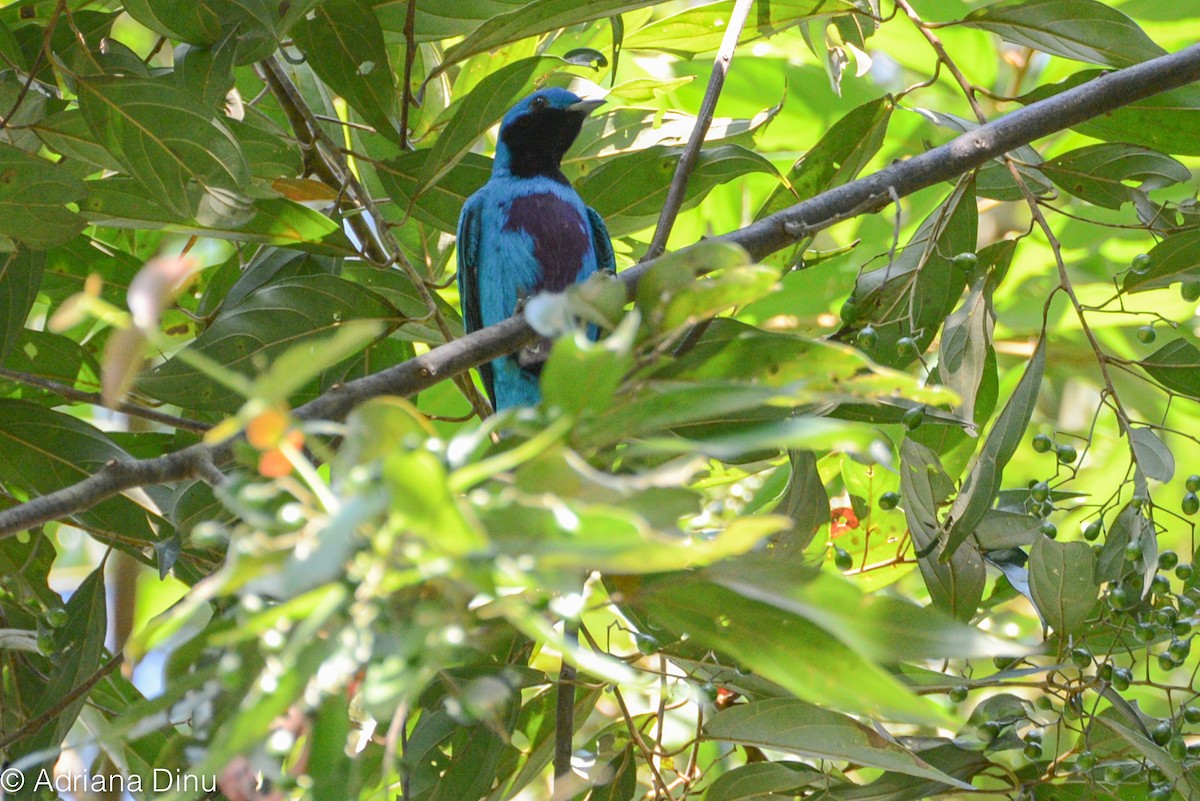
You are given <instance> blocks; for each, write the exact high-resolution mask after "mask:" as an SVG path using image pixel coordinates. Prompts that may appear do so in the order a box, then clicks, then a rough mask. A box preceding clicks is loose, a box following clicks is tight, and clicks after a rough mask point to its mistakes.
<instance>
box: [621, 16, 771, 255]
mask: <svg viewBox="0 0 1200 801" xmlns="http://www.w3.org/2000/svg"><path fill="white" fill-rule="evenodd" d="M752 5H754V0H737V3H736V4H735V5H734V7H733V13H731V14H730V15H729V24H728V26H727V27H726V28H725V36H724V37H723V38H722V39H721V47H720V49H718V50H717V58H716V60H715V61H713V68H712V74H711V75H710V76H709V78H708V88H707V89H706V90H705V91H704V100H703V101H702V102H701V103H700V113H699V114H697V115H696V124H695V125H694V126H693V127H692V134H691V136H689V137H688V142H687V145H686V146H684V148H683V154H682V155H681V156H680V157H679V163H678V164H676V165H675V177H674V178H672V179H671V187H670V188H669V189H668V190H667V199H666V200H665V201H664V202H663V209H662V213H660V214H659V215H658V227H657V228H655V230H654V239H652V240H651V241H650V247H648V248H646V255H645V256H643V257H642V260H643V261H645V260H647V259H654V258H657V257H659V256H660V255H662V252H663V251H664V250H666V247H667V237H669V236H670V235H671V228H672V227H674V225H675V218H676V217H677V216H679V209H680V208H681V207H682V206H683V200H684V197H685V195H686V194H687V184H688V177H689V176H690V175H691V174H692V169H693V168H694V167H695V166H696V159H697V158H699V156H700V148H701V147H702V146H703V145H704V137H705V136H706V135H707V134H708V126H709V125H711V124H712V119H713V114H715V113H716V111H717V100H718V99H719V98H720V97H721V89H722V87H724V86H725V76H726V75H727V74H728V73H729V65H730V63H732V62H733V52H734V50H736V49H737V43H738V39H739V38H741V35H742V28H743V27H744V26H745V24H746V17H747V16H749V14H750V6H752Z"/></svg>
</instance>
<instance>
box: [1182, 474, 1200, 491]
mask: <svg viewBox="0 0 1200 801" xmlns="http://www.w3.org/2000/svg"><path fill="white" fill-rule="evenodd" d="M1183 486H1184V488H1185V489H1187V491H1188V492H1200V475H1196V474H1195V473H1192V474H1191V475H1190V476H1188V477H1187V480H1186V481H1184V482H1183Z"/></svg>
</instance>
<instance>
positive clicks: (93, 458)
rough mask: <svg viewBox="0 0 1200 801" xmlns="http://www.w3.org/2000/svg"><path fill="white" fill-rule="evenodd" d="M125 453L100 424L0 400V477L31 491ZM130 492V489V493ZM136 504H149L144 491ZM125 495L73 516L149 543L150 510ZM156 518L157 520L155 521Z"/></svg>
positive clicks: (72, 480) (124, 538) (65, 482)
mask: <svg viewBox="0 0 1200 801" xmlns="http://www.w3.org/2000/svg"><path fill="white" fill-rule="evenodd" d="M127 458H128V455H127V454H126V453H125V452H124V451H123V450H121V449H120V448H119V447H117V446H116V445H115V444H114V443H113V442H112V440H111V439H109V438H108V436H106V435H105V434H104V433H103V432H101V431H100V430H99V429H97V428H94V427H92V426H90V425H88V424H87V423H85V422H84V421H82V420H80V419H78V418H76V417H72V416H71V415H68V414H63V413H61V412H56V411H52V410H50V409H47V408H45V407H43V406H39V405H37V404H33V403H28V402H26V401H21V400H0V481H2V482H3V483H4V484H6V485H8V486H10V487H20V488H22V489H24V490H26V491H28V492H31V493H33V494H36V495H47V494H49V493H51V492H54V491H55V490H59V489H62V488H63V487H67V486H70V485H72V484H76V483H78V482H80V481H82V480H84V479H85V478H88V477H89V476H91V475H92V474H93V473H95V472H96V471H98V470H100V468H102V467H103V466H104V465H105V464H107V463H108V462H110V461H112V460H113V459H117V460H125V459H127ZM132 495H133V493H131V496H132ZM139 503H147V504H148V503H149V500H148V499H146V498H145V497H144V496H142V497H141V498H140V501H139ZM139 503H135V502H134V501H133V500H130V499H129V498H128V497H125V496H117V497H114V498H109V499H107V500H105V501H101V502H100V503H99V504H97V505H96V506H94V507H92V508H90V509H88V510H87V511H83V512H78V513H77V514H74V515H72V516H71V518H72V519H74V520H77V521H79V523H80V524H81V525H82V526H83V527H85V528H86V529H88V530H89V531H97V532H100V533H102V534H108V535H115V536H116V540H115V541H116V542H118V543H121V544H125V543H130V542H133V543H150V542H154V541H155V540H157V539H158V537H157V535H156V534H155V532H154V530H153V529H152V528H151V527H150V523H149V521H148V519H147V518H148V516H149V515H151V514H152V512H149V511H148V510H147V509H146V508H144V507H143V506H142V505H139ZM158 522H161V521H158Z"/></svg>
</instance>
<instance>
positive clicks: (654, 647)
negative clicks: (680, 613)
mask: <svg viewBox="0 0 1200 801" xmlns="http://www.w3.org/2000/svg"><path fill="white" fill-rule="evenodd" d="M633 644H634V645H635V646H637V649H638V653H640V654H642V655H643V656H650V655H651V654H656V653H658V651H659V649H660V648H662V643H660V642H659V641H658V638H657V637H655V636H654V635H653V634H644V633H642V632H640V631H637V632H634V634H633Z"/></svg>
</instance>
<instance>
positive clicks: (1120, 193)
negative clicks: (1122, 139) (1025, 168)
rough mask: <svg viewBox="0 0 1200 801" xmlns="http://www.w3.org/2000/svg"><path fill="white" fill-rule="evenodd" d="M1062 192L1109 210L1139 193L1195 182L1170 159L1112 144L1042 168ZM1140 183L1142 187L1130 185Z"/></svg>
mask: <svg viewBox="0 0 1200 801" xmlns="http://www.w3.org/2000/svg"><path fill="white" fill-rule="evenodd" d="M1039 169H1040V170H1041V171H1042V172H1043V173H1044V174H1045V175H1046V176H1047V177H1048V178H1050V180H1052V181H1054V183H1055V184H1056V185H1058V186H1059V187H1060V188H1062V189H1064V190H1066V191H1067V192H1070V193H1071V194H1072V195H1074V196H1075V197H1077V198H1079V199H1081V200H1086V201H1087V202H1088V203H1094V204H1096V205H1097V206H1103V207H1105V208H1109V209H1119V208H1121V206H1122V205H1123V204H1124V203H1127V202H1131V201H1134V200H1136V199H1137V198H1138V196H1139V193H1144V192H1147V191H1149V190H1151V189H1160V188H1162V187H1164V186H1170V185H1171V184H1177V183H1180V182H1181V181H1187V180H1189V179H1190V178H1191V175H1192V174H1191V172H1189V171H1188V168H1187V167H1185V166H1183V165H1182V164H1180V163H1179V162H1178V161H1176V160H1175V159H1173V158H1171V157H1170V156H1168V155H1166V154H1164V153H1159V152H1158V151H1156V150H1150V149H1149V148H1145V147H1138V146H1137V145H1126V144H1121V143H1117V142H1109V143H1104V144H1099V145H1088V146H1087V147H1081V148H1079V149H1078V150H1071V151H1069V152H1067V153H1064V154H1062V155H1061V156H1056V157H1055V158H1052V159H1050V160H1049V161H1047V162H1044V163H1043V164H1041V165H1039ZM1135 181H1136V182H1137V183H1138V184H1139V185H1140V187H1134V186H1131V185H1130V184H1131V183H1133V182H1135Z"/></svg>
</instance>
